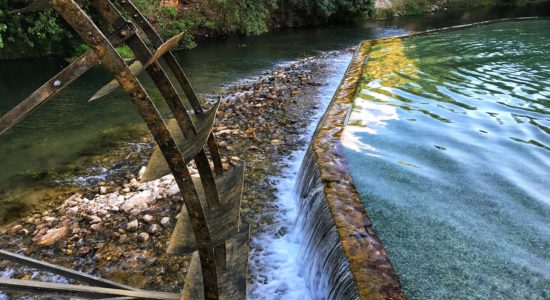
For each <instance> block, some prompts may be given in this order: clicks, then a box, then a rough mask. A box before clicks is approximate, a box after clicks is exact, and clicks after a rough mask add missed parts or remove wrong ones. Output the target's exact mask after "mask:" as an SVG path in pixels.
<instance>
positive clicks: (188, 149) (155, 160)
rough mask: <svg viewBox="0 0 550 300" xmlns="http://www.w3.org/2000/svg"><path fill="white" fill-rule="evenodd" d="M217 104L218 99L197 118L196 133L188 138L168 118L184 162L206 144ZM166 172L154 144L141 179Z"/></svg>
mask: <svg viewBox="0 0 550 300" xmlns="http://www.w3.org/2000/svg"><path fill="white" fill-rule="evenodd" d="M219 105H220V102H219V101H218V102H217V103H216V104H215V105H214V106H213V107H212V108H211V109H210V110H209V111H208V112H206V114H205V115H204V117H203V118H202V120H199V122H198V125H197V130H198V132H197V135H196V136H195V137H192V138H190V139H186V138H185V137H184V136H183V134H182V132H181V131H180V130H179V125H178V123H177V122H176V121H175V120H170V122H168V128H169V129H170V132H172V136H173V137H174V140H175V142H176V144H177V145H178V148H179V149H180V152H181V154H182V156H183V158H184V160H185V162H186V163H188V162H190V161H191V160H192V159H193V158H194V157H195V155H196V154H197V153H198V152H199V151H201V150H202V149H203V147H204V145H205V144H206V142H207V139H208V136H209V135H210V133H211V132H212V128H213V127H214V121H215V119H216V118H215V117H216V112H217V110H218V107H219ZM168 174H170V168H169V167H168V164H167V163H166V160H165V159H164V157H163V156H162V152H161V151H160V149H159V147H158V146H156V147H155V149H154V150H153V154H151V158H150V159H149V162H148V163H147V168H146V169H145V172H144V173H143V175H142V176H141V181H142V182H146V181H151V180H155V179H158V178H161V177H162V176H165V175H168Z"/></svg>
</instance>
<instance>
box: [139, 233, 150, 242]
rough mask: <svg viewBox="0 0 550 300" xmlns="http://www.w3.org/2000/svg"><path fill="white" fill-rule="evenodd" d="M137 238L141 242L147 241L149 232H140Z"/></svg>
mask: <svg viewBox="0 0 550 300" xmlns="http://www.w3.org/2000/svg"><path fill="white" fill-rule="evenodd" d="M139 239H140V240H142V241H143V242H147V241H148V240H149V234H148V233H147V232H142V233H140V234H139Z"/></svg>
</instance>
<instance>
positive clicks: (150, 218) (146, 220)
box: [142, 215, 153, 223]
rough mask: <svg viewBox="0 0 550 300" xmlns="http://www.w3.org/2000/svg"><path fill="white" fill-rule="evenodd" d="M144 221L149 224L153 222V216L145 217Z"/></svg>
mask: <svg viewBox="0 0 550 300" xmlns="http://www.w3.org/2000/svg"><path fill="white" fill-rule="evenodd" d="M142 219H143V221H145V222H147V223H151V222H152V221H153V216H151V215H145V216H143V218H142Z"/></svg>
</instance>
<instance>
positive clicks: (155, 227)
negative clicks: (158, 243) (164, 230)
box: [149, 224, 160, 234]
mask: <svg viewBox="0 0 550 300" xmlns="http://www.w3.org/2000/svg"><path fill="white" fill-rule="evenodd" d="M159 231H160V226H159V225H158V224H153V225H151V226H150V227H149V233H152V234H155V233H158V232H159Z"/></svg>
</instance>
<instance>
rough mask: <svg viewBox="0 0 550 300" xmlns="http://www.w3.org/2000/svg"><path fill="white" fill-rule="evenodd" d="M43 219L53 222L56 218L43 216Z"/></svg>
mask: <svg viewBox="0 0 550 300" xmlns="http://www.w3.org/2000/svg"><path fill="white" fill-rule="evenodd" d="M44 221H46V222H48V223H53V222H55V221H57V218H56V217H45V218H44Z"/></svg>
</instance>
